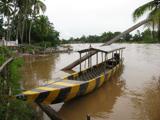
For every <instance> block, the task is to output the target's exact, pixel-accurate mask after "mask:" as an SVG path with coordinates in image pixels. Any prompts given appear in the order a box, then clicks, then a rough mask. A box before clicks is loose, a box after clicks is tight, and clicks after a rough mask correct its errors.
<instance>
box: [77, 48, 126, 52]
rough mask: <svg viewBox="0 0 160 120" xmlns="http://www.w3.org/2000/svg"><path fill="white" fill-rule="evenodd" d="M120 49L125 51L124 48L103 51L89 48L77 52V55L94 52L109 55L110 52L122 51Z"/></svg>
mask: <svg viewBox="0 0 160 120" xmlns="http://www.w3.org/2000/svg"><path fill="white" fill-rule="evenodd" d="M122 49H125V47H121V48H116V49H113V50H109V51H108V50H103V49H100V48H93V47H90V48H87V49H83V50H79V51H77V52H79V53H85V52H91V51H95V52H103V53H107V54H108V53H111V52H114V51H118V50H122Z"/></svg>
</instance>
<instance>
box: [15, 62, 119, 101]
mask: <svg viewBox="0 0 160 120" xmlns="http://www.w3.org/2000/svg"><path fill="white" fill-rule="evenodd" d="M120 66H121V63H119V64H117V65H115V66H114V67H113V68H111V69H110V70H108V71H106V72H103V73H101V74H100V75H99V76H97V77H96V78H93V79H90V80H87V81H79V80H69V78H70V77H73V78H77V77H78V76H79V74H80V73H74V74H73V75H71V76H70V77H66V78H64V79H62V80H59V81H57V82H52V83H50V84H48V85H45V86H42V87H37V88H35V89H32V90H29V91H25V92H23V93H22V94H19V95H17V96H16V97H17V98H18V99H21V100H25V101H29V102H36V103H44V104H55V103H60V102H65V101H68V100H71V99H73V98H76V97H79V96H82V95H86V94H88V93H90V92H92V91H93V90H95V89H97V88H99V87H100V86H101V85H103V83H104V82H105V81H108V80H110V78H111V76H113V75H114V74H115V73H116V71H118V69H119V68H120ZM83 72H86V71H82V72H81V74H83Z"/></svg>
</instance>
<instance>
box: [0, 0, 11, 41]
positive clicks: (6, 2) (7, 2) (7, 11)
mask: <svg viewBox="0 0 160 120" xmlns="http://www.w3.org/2000/svg"><path fill="white" fill-rule="evenodd" d="M13 6H14V5H13V3H12V1H11V0H1V1H0V14H2V15H3V18H5V17H6V18H7V40H10V17H11V16H12V13H13Z"/></svg>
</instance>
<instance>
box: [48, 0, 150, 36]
mask: <svg viewBox="0 0 160 120" xmlns="http://www.w3.org/2000/svg"><path fill="white" fill-rule="evenodd" d="M148 1H150V0H45V3H46V5H47V11H46V13H45V14H46V15H47V16H48V17H49V20H50V21H51V22H52V23H53V24H54V27H55V29H56V30H57V31H59V32H60V37H61V38H65V39H68V38H69V37H80V36H82V35H100V34H102V33H103V32H105V31H106V32H107V31H113V32H115V31H124V30H125V29H127V28H129V27H130V26H132V25H133V24H135V23H134V22H133V19H132V13H133V11H134V10H135V9H136V8H137V7H138V6H140V5H142V4H144V3H146V2H148Z"/></svg>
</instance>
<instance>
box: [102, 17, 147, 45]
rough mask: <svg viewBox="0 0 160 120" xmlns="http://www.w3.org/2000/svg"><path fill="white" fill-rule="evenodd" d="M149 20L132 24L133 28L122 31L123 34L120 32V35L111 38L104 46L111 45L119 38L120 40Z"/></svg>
mask: <svg viewBox="0 0 160 120" xmlns="http://www.w3.org/2000/svg"><path fill="white" fill-rule="evenodd" d="M148 21H149V20H148V19H147V20H143V21H141V22H139V23H137V24H136V25H134V26H132V27H131V28H129V29H127V30H126V31H124V32H122V33H121V34H119V35H118V36H116V37H114V38H113V39H111V40H109V41H108V42H106V43H104V44H103V45H102V46H105V45H110V44H112V43H114V42H116V41H117V40H119V39H120V38H121V37H123V36H124V35H126V34H128V33H130V32H132V31H133V30H135V29H137V28H139V27H140V26H142V25H144V24H145V23H147V22H148Z"/></svg>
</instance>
